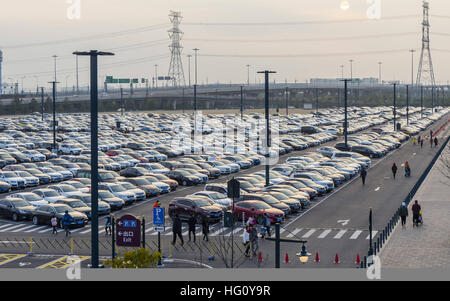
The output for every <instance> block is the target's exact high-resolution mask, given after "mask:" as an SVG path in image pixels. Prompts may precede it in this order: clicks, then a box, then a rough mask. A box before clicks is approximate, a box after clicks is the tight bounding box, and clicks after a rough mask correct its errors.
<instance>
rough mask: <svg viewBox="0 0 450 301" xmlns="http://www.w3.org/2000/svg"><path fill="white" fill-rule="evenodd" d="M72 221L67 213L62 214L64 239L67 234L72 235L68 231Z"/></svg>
mask: <svg viewBox="0 0 450 301" xmlns="http://www.w3.org/2000/svg"><path fill="white" fill-rule="evenodd" d="M73 221H74V219H73V217H72V216H71V215H70V214H69V211H68V210H66V212H65V213H64V215H63V217H62V224H63V227H64V230H66V237H67V236H68V235H69V234H72V233H71V232H70V231H69V230H70V229H69V228H70V225H71V224H72V223H73Z"/></svg>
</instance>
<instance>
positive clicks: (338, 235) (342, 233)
mask: <svg viewBox="0 0 450 301" xmlns="http://www.w3.org/2000/svg"><path fill="white" fill-rule="evenodd" d="M345 233H347V230H341V231H339V232H338V233H337V234H336V235H335V236H334V237H333V239H340V238H341V237H342V236H344V234H345Z"/></svg>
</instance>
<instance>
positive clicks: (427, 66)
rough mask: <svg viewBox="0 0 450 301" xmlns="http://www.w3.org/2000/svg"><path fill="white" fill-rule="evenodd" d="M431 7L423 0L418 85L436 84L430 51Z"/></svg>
mask: <svg viewBox="0 0 450 301" xmlns="http://www.w3.org/2000/svg"><path fill="white" fill-rule="evenodd" d="M429 9H430V7H429V5H428V2H427V1H423V22H422V52H421V54H420V63H419V71H418V72H417V80H416V85H420V84H431V85H432V86H434V85H435V84H436V82H435V80H434V71H433V63H432V61H431V51H430V22H429V19H428V11H429Z"/></svg>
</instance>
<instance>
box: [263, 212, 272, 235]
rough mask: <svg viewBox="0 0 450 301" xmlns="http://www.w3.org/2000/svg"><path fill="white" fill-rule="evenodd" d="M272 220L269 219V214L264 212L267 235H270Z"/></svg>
mask: <svg viewBox="0 0 450 301" xmlns="http://www.w3.org/2000/svg"><path fill="white" fill-rule="evenodd" d="M271 224H272V222H271V221H270V218H269V215H267V213H264V227H266V231H267V235H268V236H269V237H270V236H271V234H270V226H271Z"/></svg>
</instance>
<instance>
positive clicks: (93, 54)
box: [73, 50, 114, 268]
mask: <svg viewBox="0 0 450 301" xmlns="http://www.w3.org/2000/svg"><path fill="white" fill-rule="evenodd" d="M73 54H75V55H84V56H90V61H91V62H90V63H91V209H92V214H91V240H92V246H91V267H92V268H99V250H98V180H99V179H98V72H97V67H98V56H104V55H114V54H113V53H111V52H100V51H97V50H91V51H89V52H74V53H73Z"/></svg>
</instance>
